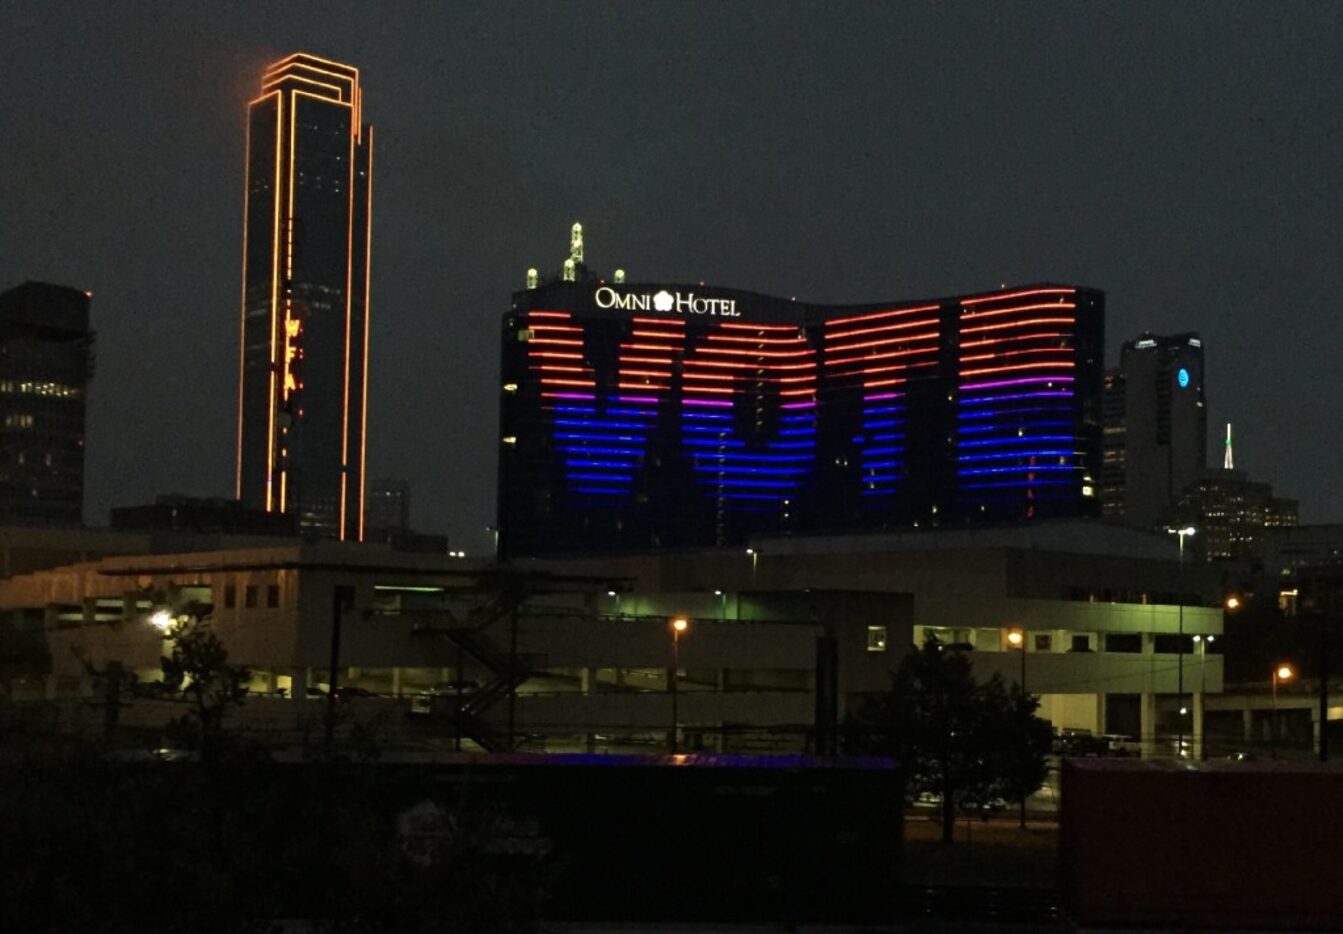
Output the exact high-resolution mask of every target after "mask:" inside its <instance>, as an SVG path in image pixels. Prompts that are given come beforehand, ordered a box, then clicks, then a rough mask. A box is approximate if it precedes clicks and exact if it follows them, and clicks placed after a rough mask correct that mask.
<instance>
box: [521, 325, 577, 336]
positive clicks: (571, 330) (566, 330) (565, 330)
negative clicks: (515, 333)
mask: <svg viewBox="0 0 1343 934" xmlns="http://www.w3.org/2000/svg"><path fill="white" fill-rule="evenodd" d="M527 330H529V331H558V332H560V333H561V334H582V333H583V329H582V328H575V327H570V326H569V325H567V324H533V325H532V326H531V327H529V328H528V329H527Z"/></svg>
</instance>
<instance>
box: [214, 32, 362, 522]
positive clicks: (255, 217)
mask: <svg viewBox="0 0 1343 934" xmlns="http://www.w3.org/2000/svg"><path fill="white" fill-rule="evenodd" d="M261 92H262V93H261V95H260V96H259V97H257V98H256V99H255V100H253V101H252V102H251V103H250V104H249V105H248V118H247V163H246V207H245V214H244V221H243V227H244V231H243V236H244V240H243V300H242V346H241V350H240V354H239V366H240V371H241V373H240V379H239V390H238V476H237V493H238V498H239V499H241V500H242V501H243V502H244V503H245V504H246V505H248V506H253V507H257V508H262V509H265V510H267V511H269V512H284V513H292V514H294V515H296V516H297V519H298V523H299V528H300V529H301V531H302V532H303V533H304V534H306V535H312V536H317V537H324V538H338V539H360V538H362V536H363V512H364V450H365V428H366V424H367V420H366V411H367V398H368V397H367V388H366V374H367V369H368V270H369V237H370V229H371V219H372V206H373V201H372V194H373V186H372V174H373V130H372V128H371V127H368V126H365V125H364V124H363V121H362V111H363V107H362V93H361V91H360V87H359V72H358V69H355V68H352V67H351V66H349V65H342V64H339V63H337V62H332V61H328V60H326V59H322V58H318V57H316V56H313V55H306V54H295V55H291V56H289V57H288V58H285V59H282V60H281V61H279V62H277V63H275V64H274V65H272V66H271V67H270V68H268V69H267V70H266V72H265V75H264V76H263V77H262V80H261Z"/></svg>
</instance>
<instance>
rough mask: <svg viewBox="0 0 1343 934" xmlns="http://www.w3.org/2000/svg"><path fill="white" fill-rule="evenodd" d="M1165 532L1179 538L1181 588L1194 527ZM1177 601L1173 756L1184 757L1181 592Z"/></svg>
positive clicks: (1182, 597) (1186, 708)
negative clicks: (1176, 705) (1186, 542)
mask: <svg viewBox="0 0 1343 934" xmlns="http://www.w3.org/2000/svg"><path fill="white" fill-rule="evenodd" d="M1166 531H1167V532H1169V533H1170V534H1171V535H1178V536H1180V586H1181V587H1183V586H1184V540H1185V539H1186V538H1193V537H1194V527H1193V526H1192V525H1186V526H1185V527H1183V528H1179V529H1166ZM1179 601H1180V603H1179V614H1180V615H1179V624H1178V627H1179V628H1178V630H1177V632H1178V638H1179V641H1178V643H1177V644H1176V646H1175V651H1176V653H1177V654H1176V659H1177V663H1176V668H1177V675H1176V678H1177V681H1176V689H1175V690H1176V699H1177V701H1178V703H1179V707H1180V712H1179V715H1178V724H1179V725H1178V726H1177V727H1176V736H1175V754H1176V755H1177V756H1183V755H1184V717H1185V712H1186V711H1187V710H1188V709H1189V708H1188V707H1186V706H1185V702H1184V593H1183V592H1181V593H1180V596H1179Z"/></svg>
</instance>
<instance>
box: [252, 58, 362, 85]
mask: <svg viewBox="0 0 1343 934" xmlns="http://www.w3.org/2000/svg"><path fill="white" fill-rule="evenodd" d="M303 57H307V58H309V59H311V61H306V62H304V61H298V60H297V57H295V56H290V57H289V58H287V59H284V60H282V61H280V62H277V63H276V64H274V65H271V66H270V67H269V68H267V69H266V70H265V71H264V72H262V74H261V78H262V80H263V81H270V80H273V79H274V78H275V77H276V76H277V75H286V74H292V73H293V71H294V69H296V68H304V69H307V70H308V71H311V72H314V73H316V74H319V75H323V76H325V77H328V78H335V79H336V80H337V81H343V82H346V83H347V84H355V83H357V82H358V80H359V69H358V68H355V67H354V66H353V65H341V64H339V63H336V62H333V63H331V64H332V65H334V66H335V67H328V66H327V65H325V64H321V63H320V61H321V60H320V59H318V58H317V57H316V56H315V55H314V56H303ZM314 62H318V64H314Z"/></svg>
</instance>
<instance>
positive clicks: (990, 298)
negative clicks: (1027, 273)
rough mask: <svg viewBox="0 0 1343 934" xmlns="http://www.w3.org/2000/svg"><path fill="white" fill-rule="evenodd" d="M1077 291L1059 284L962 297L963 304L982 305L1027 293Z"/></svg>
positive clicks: (1060, 293)
mask: <svg viewBox="0 0 1343 934" xmlns="http://www.w3.org/2000/svg"><path fill="white" fill-rule="evenodd" d="M1076 293H1077V290H1076V289H1071V288H1068V287H1067V286H1059V287H1055V288H1046V289H1026V290H1025V291H1021V292H999V293H998V294H996V295H982V296H980V297H979V298H963V299H961V304H962V305H982V304H984V303H985V302H1001V301H1003V300H1004V299H1008V298H1021V297H1022V296H1025V295H1075V294H1076Z"/></svg>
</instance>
